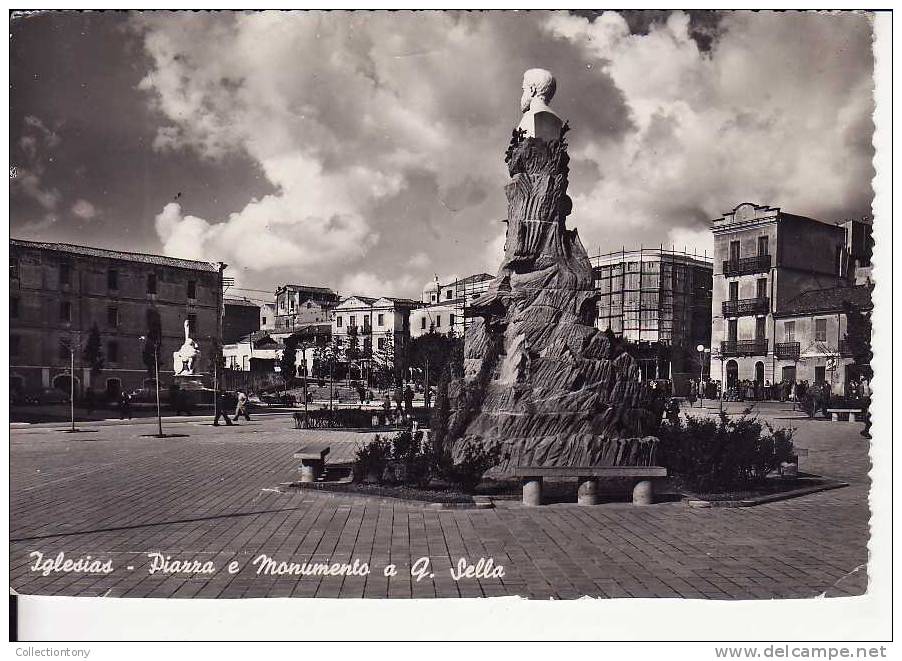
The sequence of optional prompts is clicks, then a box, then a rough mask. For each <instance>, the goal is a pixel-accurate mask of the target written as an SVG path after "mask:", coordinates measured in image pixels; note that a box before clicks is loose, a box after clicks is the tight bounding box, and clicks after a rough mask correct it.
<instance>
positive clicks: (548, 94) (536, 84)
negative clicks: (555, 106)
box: [520, 69, 557, 112]
mask: <svg viewBox="0 0 902 661" xmlns="http://www.w3.org/2000/svg"><path fill="white" fill-rule="evenodd" d="M556 88H557V83H556V82H555V80H554V76H552V75H551V72H550V71H547V70H546V69H527V71H526V73H524V74H523V96H522V97H521V98H520V110H521V111H522V112H527V111H528V110H529V108H530V105H531V104H532V100H533V99H534V98H539V99H541V100H542V101H543V103H545V104H546V105H547V104H549V103H551V99H552V98H554V92H555V89H556Z"/></svg>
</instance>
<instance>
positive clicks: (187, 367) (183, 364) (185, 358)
mask: <svg viewBox="0 0 902 661" xmlns="http://www.w3.org/2000/svg"><path fill="white" fill-rule="evenodd" d="M188 333H189V324H188V320H187V319H185V342H184V343H183V344H182V346H181V348H180V349H179V350H178V351H176V352H175V353H174V354H173V361H172V362H173V370H174V371H175V375H176V376H179V375H189V376H193V375H194V367H195V363H196V362H197V356H198V355H200V350H199V349H198V348H197V342H195V341H194V340H193V339H192V338H191V337H190V336H189V335H188Z"/></svg>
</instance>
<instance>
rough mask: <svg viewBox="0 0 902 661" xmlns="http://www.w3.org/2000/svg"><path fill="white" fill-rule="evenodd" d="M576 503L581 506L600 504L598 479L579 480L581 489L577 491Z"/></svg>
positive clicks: (586, 478) (582, 478)
mask: <svg viewBox="0 0 902 661" xmlns="http://www.w3.org/2000/svg"><path fill="white" fill-rule="evenodd" d="M576 502H577V503H579V504H580V505H597V504H598V479H597V478H594V477H581V478H579V488H578V489H577V491H576Z"/></svg>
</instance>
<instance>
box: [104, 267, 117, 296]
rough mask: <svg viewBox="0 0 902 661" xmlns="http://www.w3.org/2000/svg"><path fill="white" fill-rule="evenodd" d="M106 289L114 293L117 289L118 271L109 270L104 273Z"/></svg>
mask: <svg viewBox="0 0 902 661" xmlns="http://www.w3.org/2000/svg"><path fill="white" fill-rule="evenodd" d="M106 288H107V289H111V290H113V291H116V290H117V289H119V271H117V270H116V269H110V270H109V271H107V272H106Z"/></svg>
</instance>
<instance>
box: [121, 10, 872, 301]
mask: <svg viewBox="0 0 902 661" xmlns="http://www.w3.org/2000/svg"><path fill="white" fill-rule="evenodd" d="M133 25H134V28H135V30H136V31H137V32H138V34H139V35H140V36H141V39H142V42H143V47H144V50H145V52H146V54H147V55H148V56H149V58H150V62H151V63H152V66H151V68H150V70H149V71H148V72H147V75H146V76H145V77H144V79H143V80H142V82H141V84H140V87H141V89H142V90H143V91H144V92H145V93H146V95H147V99H148V100H149V102H150V103H151V104H152V105H153V107H154V108H155V109H156V111H157V112H158V114H159V117H160V118H161V121H160V127H159V130H158V132H157V135H156V140H155V143H154V146H155V148H156V149H158V150H160V151H162V152H169V151H173V150H178V151H189V152H192V153H195V154H197V155H198V156H199V157H200V158H203V159H208V160H210V161H211V162H215V163H223V164H225V163H226V162H227V160H228V157H229V156H230V155H233V154H240V155H242V156H245V157H248V158H250V159H251V161H252V162H253V163H254V164H255V167H257V168H258V169H259V171H260V173H261V175H262V176H263V177H265V178H266V180H267V181H268V182H269V183H270V184H271V186H272V189H273V192H272V193H271V194H269V195H266V196H264V197H261V198H260V199H251V200H248V202H247V203H246V205H245V206H244V207H243V208H240V209H236V210H235V211H234V212H232V213H230V214H228V215H227V216H225V217H216V218H212V217H211V218H203V217H199V216H198V215H192V213H194V214H196V213H197V212H196V211H195V210H192V209H190V208H186V209H184V210H183V209H182V208H181V207H180V206H179V205H177V204H169V205H166V206H165V207H164V208H162V209H161V211H160V212H159V214H158V215H157V217H156V230H157V233H158V235H159V237H160V240H161V241H162V243H163V246H164V249H165V250H166V251H167V252H169V253H171V254H174V255H180V256H185V257H195V258H201V259H217V260H223V261H226V262H228V263H229V264H231V265H233V266H234V267H236V268H237V269H239V270H240V271H241V272H242V273H243V276H242V277H243V279H244V280H248V281H249V282H250V281H253V282H257V283H259V284H261V285H262V284H263V282H264V281H266V280H272V281H274V280H280V281H287V280H299V281H303V280H305V279H306V280H311V281H316V282H325V283H327V284H332V285H333V286H339V287H340V288H342V289H343V290H346V291H351V290H357V291H359V293H367V292H369V293H377V294H379V293H387V294H397V295H408V296H416V295H417V294H418V292H419V289H420V287H421V286H422V283H423V282H425V281H426V280H427V279H429V278H430V277H431V275H432V272H433V271H439V272H449V271H451V270H454V271H457V272H461V273H472V272H477V271H484V270H488V271H490V272H491V271H493V270H494V269H495V268H496V267H497V264H498V263H499V262H500V258H501V250H502V248H503V243H504V238H503V235H502V234H501V233H499V228H498V225H497V221H498V220H499V219H501V218H504V214H505V210H504V207H505V201H504V193H503V186H504V184H505V182H506V181H507V177H506V172H505V170H504V165H503V162H502V154H503V151H504V148H505V147H506V145H507V141H508V138H509V136H510V131H511V128H512V127H513V126H515V125H516V123H517V121H518V119H519V113H518V111H517V102H518V100H519V96H520V94H519V83H520V76H521V75H522V72H523V71H524V70H525V69H527V68H530V67H533V66H544V67H547V68H549V69H551V70H552V71H554V72H555V73H556V75H557V76H558V79H559V86H558V94H557V96H556V98H555V100H554V107H556V108H557V109H558V111H559V112H560V113H561V114H562V115H563V116H564V117H566V118H567V119H569V121H570V123H571V125H572V126H573V129H574V130H573V132H572V133H571V134H570V144H571V156H572V161H571V188H570V192H571V195H572V197H573V198H574V213H573V215H572V216H571V224H572V225H575V226H576V227H578V228H579V231H580V235H581V236H582V237H583V240H584V242H585V244H586V246H587V248H588V249H589V251H590V252H595V250H596V249H600V250H602V251H605V250H610V249H616V248H619V247H620V246H621V245H626V246H627V247H637V246H638V244H640V243H643V244H645V245H657V244H659V243H687V244H690V243H691V244H693V245H703V244H704V243H705V238H704V233H705V232H706V230H707V221H709V220H710V219H711V218H714V217H716V216H718V215H720V214H721V213H722V212H723V211H725V210H728V209H730V208H731V207H733V206H735V205H736V204H738V203H739V202H742V201H746V200H751V201H757V202H761V203H767V204H772V205H778V206H783V207H784V208H786V209H787V210H790V211H793V212H796V213H802V214H809V215H814V216H815V217H819V218H822V219H824V220H835V219H838V218H840V217H841V216H842V215H844V214H854V215H859V214H860V213H866V212H867V210H868V207H869V204H870V200H871V190H870V184H869V182H870V178H871V176H872V173H873V170H872V167H871V164H870V158H871V155H872V147H871V145H870V137H871V132H872V124H871V120H870V113H871V109H872V105H873V102H872V95H871V78H870V72H871V69H872V61H871V55H870V25H869V22H868V20H867V18H866V17H865V16H863V15H845V16H828V15H815V14H795V15H794V14H779V15H777V14H770V13H749V12H735V13H725V14H724V17H723V18H722V20H721V21H720V23H719V25H718V26H717V27H716V29H710V28H706V34H707V37H706V46H707V45H708V42H710V48H707V47H706V48H705V49H701V48H700V47H699V45H698V42H697V41H696V39H697V36H698V30H693V29H692V26H691V25H690V21H689V18H688V17H687V16H685V15H684V14H682V13H680V12H673V13H671V14H669V15H668V17H667V18H666V20H662V21H656V22H652V23H651V24H650V25H647V26H644V28H643V30H642V32H641V33H632V32H631V31H630V28H629V25H628V23H627V21H626V20H625V19H624V18H623V17H622V16H620V15H618V14H616V13H611V12H608V13H605V14H602V15H601V16H599V17H597V18H596V19H595V20H594V21H590V20H588V19H586V18H583V17H579V16H573V15H569V14H565V13H543V12H530V13H518V14H514V13H492V12H469V13H467V12H460V13H456V12H431V13H427V12H422V13H380V12H377V13H367V14H363V13H346V12H330V13H320V12H302V13H276V12H273V13H266V12H264V13H245V14H239V13H220V14H211V13H208V14H191V15H187V14H182V13H179V14H166V13H162V12H157V13H146V14H140V15H135V16H134V17H133ZM223 44H228V47H227V48H225V47H223ZM223 166H224V167H225V165H223ZM690 247H691V246H690ZM255 274H256V275H255ZM245 276H247V277H245ZM255 277H256V278H259V279H257V280H253V278H255ZM336 283H337V284H336ZM379 288H385V289H381V290H380V289H379ZM363 290H366V291H363Z"/></svg>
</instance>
